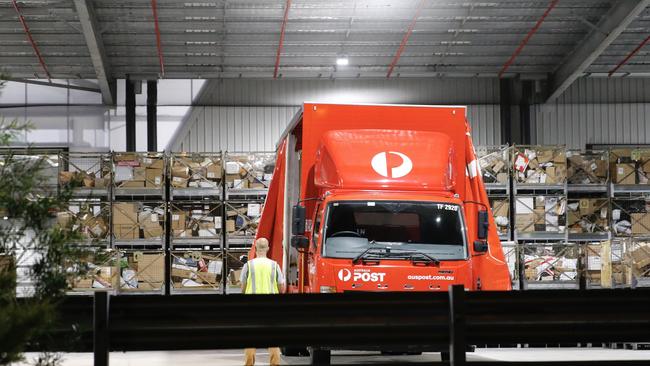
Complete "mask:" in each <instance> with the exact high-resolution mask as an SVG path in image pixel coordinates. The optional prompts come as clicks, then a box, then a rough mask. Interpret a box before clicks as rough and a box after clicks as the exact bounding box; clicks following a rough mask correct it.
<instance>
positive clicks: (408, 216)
mask: <svg viewBox="0 0 650 366" xmlns="http://www.w3.org/2000/svg"><path fill="white" fill-rule="evenodd" d="M276 159H277V160H276V166H275V170H274V173H273V179H272V181H271V184H270V187H269V191H268V195H267V198H266V203H265V207H264V211H263V213H262V216H261V218H260V222H259V227H258V233H257V236H258V237H266V238H268V239H269V241H270V251H269V257H270V258H272V259H274V260H275V261H277V262H278V263H280V265H281V266H282V268H283V270H284V271H285V274H286V278H287V283H288V291H289V292H297V293H324V292H326V293H340V292H348V291H403V292H412V291H447V289H448V288H449V286H450V285H456V284H461V285H463V286H464V287H465V288H466V289H467V290H469V291H489V290H509V289H511V282H510V276H509V272H508V267H507V263H506V262H505V258H504V254H503V250H502V248H501V243H500V241H499V236H498V233H497V231H496V226H495V224H494V220H493V217H492V214H491V212H490V211H491V210H490V206H489V201H488V197H487V194H486V191H485V187H484V185H483V180H482V178H481V173H480V168H479V164H478V162H477V158H476V155H475V151H474V146H473V144H472V138H471V136H470V128H469V124H468V122H467V120H466V108H465V107H450V106H410V105H357V104H354V105H353V104H350V105H348V104H326V103H304V105H303V107H302V108H301V110H300V111H299V112H298V113H297V114H296V116H295V117H294V118H293V119H292V121H291V123H290V124H289V126H288V127H287V129H286V130H285V131H284V133H283V135H282V136H281V139H280V141H279V143H278V146H277V158H276ZM249 255H250V256H254V251H253V250H251V252H250V253H249ZM317 352H319V353H320V354H319V355H318V357H317V358H326V359H329V354H322V352H327V351H324V350H317Z"/></svg>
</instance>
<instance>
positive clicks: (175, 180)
mask: <svg viewBox="0 0 650 366" xmlns="http://www.w3.org/2000/svg"><path fill="white" fill-rule="evenodd" d="M187 182H188V179H187V178H182V177H172V179H171V185H172V187H174V188H187Z"/></svg>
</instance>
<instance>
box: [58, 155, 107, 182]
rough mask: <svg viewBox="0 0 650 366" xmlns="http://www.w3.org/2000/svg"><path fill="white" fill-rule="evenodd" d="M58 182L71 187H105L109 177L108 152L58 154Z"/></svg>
mask: <svg viewBox="0 0 650 366" xmlns="http://www.w3.org/2000/svg"><path fill="white" fill-rule="evenodd" d="M59 166H60V167H61V169H62V170H61V171H60V172H59V184H60V185H61V186H68V187H71V188H82V187H83V188H107V187H108V186H109V184H110V178H111V171H112V169H111V160H110V155H109V154H98V153H71V152H62V153H60V154H59Z"/></svg>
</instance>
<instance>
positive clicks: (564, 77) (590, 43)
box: [546, 0, 650, 103]
mask: <svg viewBox="0 0 650 366" xmlns="http://www.w3.org/2000/svg"><path fill="white" fill-rule="evenodd" d="M648 5H650V0H626V1H618V2H615V3H614V6H613V7H612V8H611V9H610V10H609V11H608V12H607V14H605V15H604V16H603V18H602V19H601V20H600V21H599V22H598V24H597V27H598V29H597V30H596V29H594V30H592V31H591V32H590V33H589V34H588V35H587V37H586V38H585V39H584V40H583V41H581V42H580V43H579V45H578V47H577V48H576V49H575V50H574V51H573V53H572V54H571V56H570V57H569V58H568V59H567V60H566V61H565V62H564V63H563V64H562V65H560V67H559V68H558V69H557V71H555V73H553V75H551V89H550V90H551V92H550V93H549V97H548V98H547V100H546V102H547V103H549V102H552V101H554V100H555V99H557V97H559V96H560V95H562V93H564V91H565V90H567V89H568V88H569V86H571V84H573V82H574V81H575V80H576V79H577V78H579V77H580V76H581V75H582V74H583V73H584V72H585V70H586V69H587V68H588V67H589V65H591V64H592V63H593V62H594V61H595V60H596V59H597V58H598V56H600V55H601V54H602V53H603V51H605V49H606V48H607V47H608V46H609V45H610V44H611V43H612V42H613V41H614V40H615V39H616V38H617V37H618V36H619V35H620V34H621V33H623V31H624V30H625V29H626V28H627V27H628V25H629V24H630V23H632V21H633V20H634V18H636V17H637V16H638V15H639V14H640V13H641V12H642V11H643V10H644V9H645V8H646V7H647V6H648Z"/></svg>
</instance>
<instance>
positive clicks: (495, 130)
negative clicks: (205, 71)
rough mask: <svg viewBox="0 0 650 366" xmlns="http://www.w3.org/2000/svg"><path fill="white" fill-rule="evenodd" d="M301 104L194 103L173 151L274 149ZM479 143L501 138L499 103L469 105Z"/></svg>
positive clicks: (488, 143) (475, 137) (497, 140)
mask: <svg viewBox="0 0 650 366" xmlns="http://www.w3.org/2000/svg"><path fill="white" fill-rule="evenodd" d="M297 111H298V107H194V110H193V111H192V116H190V120H188V122H190V123H189V124H188V126H187V130H186V131H185V133H184V135H183V137H182V138H181V139H179V140H177V141H176V142H175V143H174V145H173V146H172V148H171V150H172V151H195V152H197V151H199V152H203V151H220V150H228V151H273V150H275V144H276V142H277V141H278V139H279V138H280V134H281V133H282V131H284V128H285V127H286V125H287V124H288V123H289V121H291V118H292V117H293V115H294V114H295V113H296V112H297ZM467 114H468V118H469V120H470V124H471V126H472V137H473V139H474V143H475V144H479V145H494V144H498V143H499V141H500V130H501V129H500V125H499V106H498V105H472V106H468V111H467Z"/></svg>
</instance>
